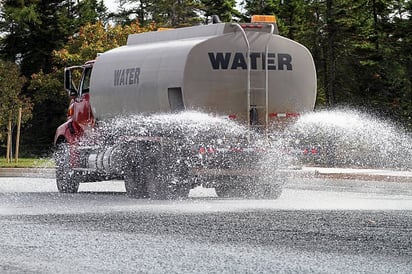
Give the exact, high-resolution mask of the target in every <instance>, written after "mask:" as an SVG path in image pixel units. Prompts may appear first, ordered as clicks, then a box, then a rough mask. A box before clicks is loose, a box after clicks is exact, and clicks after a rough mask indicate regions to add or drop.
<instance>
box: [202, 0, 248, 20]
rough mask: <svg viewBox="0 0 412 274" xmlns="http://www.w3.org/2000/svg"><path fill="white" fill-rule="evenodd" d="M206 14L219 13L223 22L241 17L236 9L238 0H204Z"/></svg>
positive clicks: (208, 15) (207, 16)
mask: <svg viewBox="0 0 412 274" xmlns="http://www.w3.org/2000/svg"><path fill="white" fill-rule="evenodd" d="M201 2H202V4H203V11H204V12H205V14H204V16H205V17H206V18H209V17H210V16H212V15H218V16H219V18H220V20H221V21H222V22H231V21H232V20H233V17H241V15H240V13H239V11H237V10H236V9H235V6H236V0H202V1H201Z"/></svg>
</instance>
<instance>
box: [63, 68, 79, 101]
mask: <svg viewBox="0 0 412 274" xmlns="http://www.w3.org/2000/svg"><path fill="white" fill-rule="evenodd" d="M64 89H65V90H66V91H67V92H68V93H69V96H70V97H76V96H77V94H78V92H77V88H76V86H75V85H74V83H73V79H72V70H71V69H70V68H65V69H64Z"/></svg>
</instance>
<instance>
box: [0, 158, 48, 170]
mask: <svg viewBox="0 0 412 274" xmlns="http://www.w3.org/2000/svg"><path fill="white" fill-rule="evenodd" d="M54 166H55V163H54V160H53V159H48V158H44V159H43V158H40V159H38V158H19V161H18V162H17V163H16V162H15V161H14V160H13V161H12V162H11V163H7V162H6V159H5V158H0V168H4V167H6V168H54Z"/></svg>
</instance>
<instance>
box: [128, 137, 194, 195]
mask: <svg viewBox="0 0 412 274" xmlns="http://www.w3.org/2000/svg"><path fill="white" fill-rule="evenodd" d="M136 150H137V151H138V152H137V153H136V154H135V155H133V157H132V158H129V159H127V160H126V163H125V165H124V166H125V167H126V169H125V170H124V174H125V176H124V182H125V188H126V193H127V195H128V196H130V197H133V198H150V199H153V200H169V199H180V198H185V197H187V196H188V194H189V191H190V187H189V184H188V183H187V180H186V178H184V175H182V174H185V172H184V169H182V168H179V169H178V170H180V171H179V172H176V168H175V167H173V164H172V163H173V161H172V160H167V159H163V160H161V159H162V157H165V156H164V154H162V153H161V149H160V144H156V143H154V144H153V143H152V144H147V143H146V144H141V145H138V146H136ZM182 170H183V171H182Z"/></svg>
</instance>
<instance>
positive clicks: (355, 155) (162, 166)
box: [58, 110, 412, 199]
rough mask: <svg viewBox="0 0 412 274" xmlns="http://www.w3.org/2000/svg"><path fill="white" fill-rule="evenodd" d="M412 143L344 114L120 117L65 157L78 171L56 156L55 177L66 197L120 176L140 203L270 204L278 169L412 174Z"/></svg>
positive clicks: (360, 116)
mask: <svg viewBox="0 0 412 274" xmlns="http://www.w3.org/2000/svg"><path fill="white" fill-rule="evenodd" d="M280 128H282V129H280ZM411 140H412V138H411V135H410V133H408V132H406V131H405V130H400V129H399V128H397V127H395V126H393V125H392V124H390V123H388V122H385V121H383V120H379V119H377V118H375V117H373V116H371V115H367V114H365V113H360V112H357V111H348V110H345V111H343V110H334V111H321V112H313V113H307V114H305V115H302V116H301V117H299V118H298V119H296V118H294V121H293V122H292V123H290V124H288V123H285V124H284V125H283V126H282V127H279V126H278V125H275V124H273V127H272V129H269V130H268V131H259V130H256V129H253V128H249V127H247V126H244V125H241V124H239V123H237V122H236V121H232V120H230V119H227V118H222V117H216V116H212V115H210V114H205V113H200V112H193V111H188V112H182V113H179V114H157V115H148V116H144V115H132V116H121V117H117V118H115V119H112V120H106V121H101V122H100V123H99V126H98V127H96V128H95V129H93V130H91V131H90V132H88V133H87V134H86V135H85V136H84V138H82V140H81V142H80V146H78V149H77V150H75V151H71V152H70V153H72V154H71V155H74V157H73V159H75V160H76V159H78V162H77V163H75V166H74V168H75V169H76V167H80V169H77V171H76V172H72V171H71V167H70V166H71V164H69V162H67V160H65V158H67V155H68V152H67V151H65V152H63V153H61V154H60V155H62V156H63V158H62V160H61V163H60V165H59V166H60V169H59V170H60V173H58V174H60V182H61V188H63V187H66V186H65V185H64V184H65V182H67V181H68V182H70V183H71V184H72V185H70V186H71V188H69V189H68V190H67V191H71V192H74V191H77V188H78V183H79V181H84V182H86V181H96V180H102V179H119V178H123V179H124V180H125V186H126V191H127V192H128V194H129V195H131V196H136V197H143V198H144V197H150V198H155V199H158V198H159V199H163V198H167V197H169V196H167V195H170V198H173V199H174V198H175V197H185V196H187V193H188V191H189V189H190V188H193V187H195V186H197V185H203V186H205V187H214V188H215V189H216V192H217V193H218V195H219V196H221V197H245V198H276V197H278V196H279V195H280V192H281V186H282V185H283V184H284V183H285V182H286V180H285V179H286V178H285V177H284V176H282V174H283V175H285V173H282V172H281V170H284V169H289V168H290V167H291V166H293V167H294V168H295V167H296V166H302V165H321V166H333V167H368V168H396V169H405V170H409V169H412V161H411V159H412V141H411ZM66 148H67V147H66ZM73 153H74V154H73ZM76 155H77V156H76ZM82 170H86V171H87V173H81V172H82ZM79 172H80V173H79ZM71 174H73V175H71ZM65 176H66V177H67V176H72V177H67V179H66V177H65ZM73 176H74V177H73ZM63 190H64V189H63Z"/></svg>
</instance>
